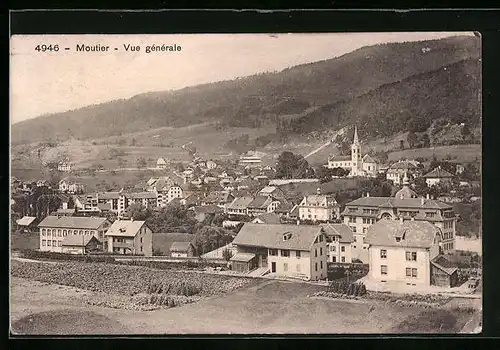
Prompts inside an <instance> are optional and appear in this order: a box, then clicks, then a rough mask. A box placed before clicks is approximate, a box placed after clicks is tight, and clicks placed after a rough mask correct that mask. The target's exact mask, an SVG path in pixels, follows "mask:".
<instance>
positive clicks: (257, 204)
mask: <svg viewBox="0 0 500 350" xmlns="http://www.w3.org/2000/svg"><path fill="white" fill-rule="evenodd" d="M270 201H271V200H270V199H269V197H268V196H255V198H254V200H253V201H251V202H250V203H249V204H248V207H249V208H267V205H269V202H270ZM266 204H267V205H266Z"/></svg>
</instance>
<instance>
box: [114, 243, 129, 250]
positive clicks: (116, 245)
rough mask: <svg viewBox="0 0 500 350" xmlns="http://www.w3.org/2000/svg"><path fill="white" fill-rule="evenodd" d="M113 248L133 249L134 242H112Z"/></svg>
mask: <svg viewBox="0 0 500 350" xmlns="http://www.w3.org/2000/svg"><path fill="white" fill-rule="evenodd" d="M113 248H129V249H132V250H133V249H134V243H132V242H130V243H125V242H113Z"/></svg>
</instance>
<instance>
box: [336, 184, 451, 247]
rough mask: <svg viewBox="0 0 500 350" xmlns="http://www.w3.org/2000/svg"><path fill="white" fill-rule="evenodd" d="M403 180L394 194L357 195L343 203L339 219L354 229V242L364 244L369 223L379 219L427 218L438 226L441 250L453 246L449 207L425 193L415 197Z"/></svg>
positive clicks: (417, 219) (424, 219)
mask: <svg viewBox="0 0 500 350" xmlns="http://www.w3.org/2000/svg"><path fill="white" fill-rule="evenodd" d="M414 194H415V193H414V192H413V190H411V189H410V188H409V187H408V185H407V183H405V186H403V188H402V189H401V190H400V191H398V192H397V193H396V196H395V197H370V195H369V193H368V194H367V196H366V197H361V198H358V199H356V200H354V201H352V202H349V203H347V204H346V205H345V209H344V211H343V212H342V217H343V221H344V223H345V224H346V225H348V226H349V227H350V228H351V230H352V231H353V232H354V238H355V243H354V245H355V246H357V248H359V246H362V247H363V249H365V248H366V242H364V241H365V238H366V234H367V232H368V229H369V227H370V226H371V225H373V224H375V223H376V222H378V221H380V220H396V221H399V220H403V221H428V222H430V223H432V224H434V225H435V226H436V227H437V228H439V229H441V230H442V242H443V251H444V252H445V253H451V252H453V251H454V249H455V232H456V231H455V230H456V229H455V227H456V221H457V218H456V216H455V213H454V211H453V207H452V206H451V205H449V204H446V203H443V202H441V201H438V200H435V199H430V198H429V197H427V198H424V197H419V198H415V196H414Z"/></svg>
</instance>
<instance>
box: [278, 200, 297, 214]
mask: <svg viewBox="0 0 500 350" xmlns="http://www.w3.org/2000/svg"><path fill="white" fill-rule="evenodd" d="M292 209H293V205H292V204H290V203H288V202H281V203H280V204H278V206H277V207H276V209H275V210H274V212H275V213H289V212H290V210H292Z"/></svg>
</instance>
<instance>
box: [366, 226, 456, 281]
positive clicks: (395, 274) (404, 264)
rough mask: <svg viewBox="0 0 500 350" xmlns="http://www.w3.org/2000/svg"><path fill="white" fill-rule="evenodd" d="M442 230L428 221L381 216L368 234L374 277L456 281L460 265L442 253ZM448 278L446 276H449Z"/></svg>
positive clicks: (403, 279) (402, 279) (396, 279)
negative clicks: (451, 262) (382, 217)
mask: <svg viewBox="0 0 500 350" xmlns="http://www.w3.org/2000/svg"><path fill="white" fill-rule="evenodd" d="M441 235H442V233H441V230H440V229H439V228H438V227H436V226H435V225H432V224H431V223H429V222H425V221H405V222H400V221H389V220H381V221H379V222H377V223H376V224H374V225H372V226H371V227H370V228H369V230H368V234H367V237H366V241H367V243H368V244H369V249H368V251H369V265H370V273H369V275H370V277H371V278H372V279H375V280H378V281H382V282H387V281H399V282H402V283H406V284H409V285H417V284H426V285H431V284H432V285H434V284H437V285H443V284H444V283H443V274H445V275H448V284H449V286H454V283H455V282H456V269H453V268H449V265H448V264H447V263H444V262H443V261H447V259H446V258H445V257H443V256H442V255H440V254H441V245H442V240H441ZM445 280H446V278H445Z"/></svg>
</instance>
